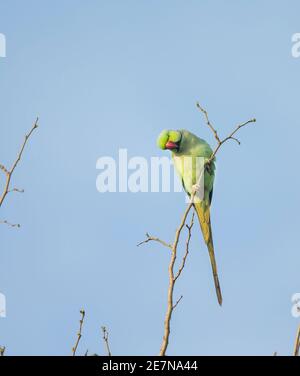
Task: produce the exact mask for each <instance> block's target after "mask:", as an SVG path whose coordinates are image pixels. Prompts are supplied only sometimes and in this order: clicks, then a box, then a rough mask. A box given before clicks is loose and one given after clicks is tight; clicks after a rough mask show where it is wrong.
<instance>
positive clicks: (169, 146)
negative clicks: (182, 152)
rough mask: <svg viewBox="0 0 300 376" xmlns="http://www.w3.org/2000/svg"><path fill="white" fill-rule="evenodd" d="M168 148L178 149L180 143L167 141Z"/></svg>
mask: <svg viewBox="0 0 300 376" xmlns="http://www.w3.org/2000/svg"><path fill="white" fill-rule="evenodd" d="M166 149H169V150H173V149H178V145H177V144H175V142H172V141H168V142H167V143H166Z"/></svg>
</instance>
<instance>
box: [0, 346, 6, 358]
mask: <svg viewBox="0 0 300 376" xmlns="http://www.w3.org/2000/svg"><path fill="white" fill-rule="evenodd" d="M4 353H5V346H3V347H2V346H0V356H4Z"/></svg>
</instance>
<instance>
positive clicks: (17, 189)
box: [7, 188, 25, 193]
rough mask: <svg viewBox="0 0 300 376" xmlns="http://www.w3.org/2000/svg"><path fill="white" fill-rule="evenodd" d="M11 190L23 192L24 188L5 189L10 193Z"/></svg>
mask: <svg viewBox="0 0 300 376" xmlns="http://www.w3.org/2000/svg"><path fill="white" fill-rule="evenodd" d="M12 192H18V193H24V192H25V190H24V189H19V188H13V189H9V190H8V191H7V193H12Z"/></svg>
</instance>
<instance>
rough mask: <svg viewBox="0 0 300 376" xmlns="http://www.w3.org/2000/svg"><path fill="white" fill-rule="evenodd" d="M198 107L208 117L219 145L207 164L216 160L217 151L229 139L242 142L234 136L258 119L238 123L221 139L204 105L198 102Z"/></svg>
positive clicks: (209, 124)
mask: <svg viewBox="0 0 300 376" xmlns="http://www.w3.org/2000/svg"><path fill="white" fill-rule="evenodd" d="M196 105H197V108H198V109H199V110H200V111H201V112H202V113H203V114H204V117H205V119H206V124H207V125H208V127H209V128H210V129H211V131H212V132H213V134H214V137H215V139H216V141H217V146H216V148H215V150H214V151H213V153H212V155H211V157H210V158H209V160H208V161H207V162H206V163H207V164H210V163H211V162H212V161H213V160H214V158H215V156H216V154H217V152H218V151H219V149H220V147H221V146H222V145H223V144H224V143H225V142H227V141H229V140H233V141H236V142H237V143H238V144H239V145H240V144H241V142H240V141H239V140H238V139H237V138H235V137H233V136H234V135H235V134H236V133H237V132H238V131H239V130H240V129H241V128H242V127H245V126H246V125H247V124H250V123H255V122H256V119H250V120H247V121H245V122H244V123H241V124H239V125H237V126H236V127H235V129H234V130H233V131H232V132H231V133H230V134H229V136H227V137H225V138H224V139H223V140H221V139H220V137H219V135H218V132H217V131H216V129H215V128H214V127H213V125H212V124H211V122H210V120H209V118H208V113H207V111H206V110H205V109H204V108H203V107H201V106H200V104H199V103H198V102H197V104H196Z"/></svg>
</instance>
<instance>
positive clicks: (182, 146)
mask: <svg viewBox="0 0 300 376" xmlns="http://www.w3.org/2000/svg"><path fill="white" fill-rule="evenodd" d="M157 144H158V146H159V147H160V148H161V149H163V150H165V149H168V150H171V151H172V158H173V161H174V166H175V169H176V171H177V174H178V176H179V178H180V179H181V181H182V184H183V187H184V189H185V191H186V192H187V194H188V195H189V196H191V195H192V193H193V190H194V189H195V186H196V185H199V183H200V182H201V177H202V182H203V183H204V184H203V190H202V191H201V192H198V193H199V194H197V195H196V196H195V197H194V207H195V210H196V213H197V216H198V219H199V223H200V226H201V230H202V234H203V238H204V241H205V243H206V245H207V248H208V252H209V256H210V261H211V265H212V271H213V277H214V283H215V287H216V293H217V297H218V302H219V304H220V305H221V304H222V294H221V289H220V283H219V278H218V272H217V265H216V260H215V255H214V245H213V238H212V230H211V222H210V204H211V200H212V193H213V184H214V178H215V161H214V160H213V161H212V162H211V163H210V164H209V165H207V166H206V167H205V168H204V165H205V162H207V161H208V160H209V159H210V157H211V155H212V153H213V151H212V149H211V147H210V146H209V144H208V143H207V142H206V141H205V140H202V139H201V138H199V137H197V136H196V135H194V134H193V133H191V132H189V131H187V130H178V131H174V130H164V131H162V132H161V134H160V135H159V137H158V140H157ZM203 172H204V181H203ZM200 190H201V184H200Z"/></svg>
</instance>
